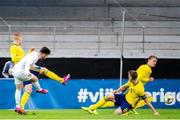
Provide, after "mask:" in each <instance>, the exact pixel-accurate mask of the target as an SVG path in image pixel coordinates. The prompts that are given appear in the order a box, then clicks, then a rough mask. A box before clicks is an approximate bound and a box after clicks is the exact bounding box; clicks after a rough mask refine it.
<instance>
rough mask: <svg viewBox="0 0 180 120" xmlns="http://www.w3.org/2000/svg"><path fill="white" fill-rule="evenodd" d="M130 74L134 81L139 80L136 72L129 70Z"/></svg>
mask: <svg viewBox="0 0 180 120" xmlns="http://www.w3.org/2000/svg"><path fill="white" fill-rule="evenodd" d="M128 74H129V75H130V76H131V77H132V79H133V80H135V79H137V77H138V74H137V72H136V71H135V70H129V71H128Z"/></svg>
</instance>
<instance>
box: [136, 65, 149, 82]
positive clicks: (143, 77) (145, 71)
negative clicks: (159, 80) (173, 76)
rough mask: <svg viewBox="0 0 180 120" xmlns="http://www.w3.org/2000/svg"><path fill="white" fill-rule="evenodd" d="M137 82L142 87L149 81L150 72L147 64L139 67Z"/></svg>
mask: <svg viewBox="0 0 180 120" xmlns="http://www.w3.org/2000/svg"><path fill="white" fill-rule="evenodd" d="M136 72H137V74H138V80H140V81H141V82H142V83H143V84H144V85H145V84H146V83H147V82H148V81H149V80H150V77H151V74H152V70H151V67H150V66H149V65H148V64H144V65H141V66H140V67H139V68H138V69H137V70H136Z"/></svg>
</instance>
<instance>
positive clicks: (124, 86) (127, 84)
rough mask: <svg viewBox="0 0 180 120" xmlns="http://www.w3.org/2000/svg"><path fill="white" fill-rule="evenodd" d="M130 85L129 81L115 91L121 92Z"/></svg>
mask: <svg viewBox="0 0 180 120" xmlns="http://www.w3.org/2000/svg"><path fill="white" fill-rule="evenodd" d="M128 87H129V82H127V83H126V84H124V85H123V86H121V87H120V88H119V89H117V90H115V91H113V93H119V92H121V91H123V90H125V89H126V88H128Z"/></svg>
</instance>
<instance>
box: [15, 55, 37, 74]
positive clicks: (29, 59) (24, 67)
mask: <svg viewBox="0 0 180 120" xmlns="http://www.w3.org/2000/svg"><path fill="white" fill-rule="evenodd" d="M37 61H38V53H37V52H32V53H29V54H27V55H26V56H25V57H23V58H22V59H21V60H20V61H19V62H18V63H17V64H16V65H15V66H14V68H13V69H14V70H17V71H24V73H25V74H30V68H31V66H33V65H35V63H36V62H37Z"/></svg>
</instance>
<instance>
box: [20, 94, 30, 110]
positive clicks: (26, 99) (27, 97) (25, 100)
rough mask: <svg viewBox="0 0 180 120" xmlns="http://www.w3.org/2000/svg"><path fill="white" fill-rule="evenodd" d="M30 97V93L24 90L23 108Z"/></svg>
mask: <svg viewBox="0 0 180 120" xmlns="http://www.w3.org/2000/svg"><path fill="white" fill-rule="evenodd" d="M29 97H30V93H28V92H24V94H23V96H22V100H21V108H22V109H24V106H25V105H26V103H27V101H28V99H29Z"/></svg>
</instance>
